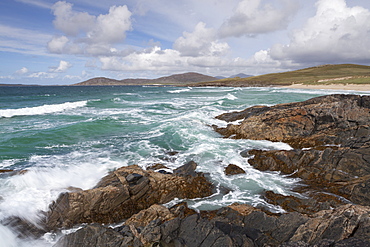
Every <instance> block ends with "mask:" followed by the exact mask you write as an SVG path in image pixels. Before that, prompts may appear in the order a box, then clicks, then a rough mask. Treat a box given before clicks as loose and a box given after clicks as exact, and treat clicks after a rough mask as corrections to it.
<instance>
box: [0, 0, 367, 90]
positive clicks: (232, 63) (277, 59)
mask: <svg viewBox="0 0 370 247" xmlns="http://www.w3.org/2000/svg"><path fill="white" fill-rule="evenodd" d="M0 63H1V66H0V83H22V84H40V85H67V84H72V83H77V82H81V81H84V80H87V79H89V78H92V77H98V76H104V77H110V78H115V79H124V78H158V77H160V76H166V75H171V74H176V73H184V72H189V71H194V72H199V73H203V74H207V75H212V76H219V75H222V76H230V75H235V74H237V73H246V74H252V75H259V74H265V73H272V72H281V71H287V70H294V69H299V68H305V67H310V66H315V65H320V64H339V63H358V64H364V65H370V1H368V0H347V1H345V0H228V1H225V0H202V1H199V0H176V1H170V0H116V1H113V0H105V1H91V0H79V1H77V0H66V1H50V0H2V1H1V2H0Z"/></svg>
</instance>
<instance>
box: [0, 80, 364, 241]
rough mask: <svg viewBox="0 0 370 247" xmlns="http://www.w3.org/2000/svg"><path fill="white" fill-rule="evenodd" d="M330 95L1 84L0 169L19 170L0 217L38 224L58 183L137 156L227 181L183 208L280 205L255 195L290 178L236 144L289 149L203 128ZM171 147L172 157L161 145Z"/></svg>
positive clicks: (89, 176) (0, 191) (85, 183)
mask: <svg viewBox="0 0 370 247" xmlns="http://www.w3.org/2000/svg"><path fill="white" fill-rule="evenodd" d="M331 93H341V92H338V91H330V90H329V91H328V90H327V91H323V90H294V89H280V88H226V87H224V88H176V87H131V86H126V87H125V86H116V87H2V88H0V169H12V170H27V172H26V173H23V174H19V175H14V176H9V175H7V174H1V175H0V197H1V200H0V220H2V219H4V218H6V217H9V216H20V217H22V218H25V219H27V220H30V221H32V222H37V221H38V219H39V211H43V210H44V211H45V210H47V208H48V205H49V204H50V203H51V202H52V201H53V200H55V199H56V198H57V196H58V194H59V193H61V192H63V191H66V188H68V187H70V186H73V187H78V188H82V189H89V188H91V187H93V186H94V185H95V184H96V183H97V182H98V181H99V179H100V178H101V177H103V176H104V175H106V174H107V173H108V172H109V171H111V170H113V169H115V168H118V167H121V166H127V165H133V164H138V165H140V166H141V167H143V168H145V167H148V166H150V165H152V164H155V163H162V164H164V165H165V166H167V167H168V168H169V170H171V169H174V168H176V167H179V166H181V165H182V164H184V163H186V162H188V161H190V160H194V161H195V162H197V163H198V168H197V170H198V171H201V172H205V173H208V174H209V175H208V176H209V178H210V179H211V180H212V181H213V182H214V183H215V184H216V185H217V186H220V185H222V186H224V187H227V188H229V189H231V192H230V193H228V194H226V195H225V194H221V193H216V194H215V195H213V196H211V197H209V198H206V199H195V200H189V201H188V203H189V205H190V206H191V207H193V208H195V209H215V208H218V207H222V206H225V205H229V204H231V203H233V202H240V203H249V204H251V205H254V206H265V207H268V208H270V210H272V211H274V212H281V211H282V210H281V209H280V208H278V207H274V206H272V205H269V204H267V203H266V202H265V201H264V200H263V199H262V198H261V196H260V193H261V192H262V191H263V190H273V191H275V192H277V193H282V194H291V193H292V192H291V190H292V188H293V186H294V185H295V184H296V183H297V182H298V180H294V179H291V178H287V177H286V176H283V175H281V174H278V173H272V172H259V171H257V170H255V169H253V168H252V167H251V166H250V165H249V164H248V159H246V158H242V157H241V156H240V152H241V151H244V150H250V149H254V148H258V149H290V147H289V146H288V145H287V144H284V143H272V142H268V141H252V140H231V139H225V138H222V137H221V136H220V135H219V134H217V133H215V132H214V131H213V129H212V128H211V127H210V126H211V125H213V124H216V125H218V126H225V125H226V123H225V122H223V121H220V120H217V119H215V118H214V117H215V116H217V115H219V114H222V113H224V112H229V111H235V110H243V109H245V108H247V107H249V106H253V105H257V104H263V105H273V104H278V103H287V102H294V101H303V100H306V99H309V98H312V97H315V96H319V95H324V94H331ZM350 93H356V92H350ZM367 93H368V92H367ZM367 93H366V92H362V94H367ZM173 151H175V154H174V155H173V153H172V154H171V153H170V152H173ZM228 164H236V165H238V166H240V167H242V168H243V169H244V170H246V172H247V173H246V174H243V175H237V176H232V177H227V176H225V175H224V173H223V171H224V169H225V167H226V166H227V165H228ZM175 202H177V201H173V202H172V203H175ZM170 204H171V203H170ZM11 234H12V233H11V232H10V231H9V229H7V228H5V227H3V226H1V225H0V238H5V237H7V239H10V240H9V241H10V242H9V243H8V245H9V246H12V244H13V246H28V245H29V244H30V243H29V242H27V243H22V242H19V240H17V239H15V238H14V239H13V238H12V237H11V236H12V235H11ZM9 236H10V237H9ZM13 237H14V236H13ZM52 242H53V240H52V239H50V238H48V237H47V236H45V239H41V240H37V241H36V242H35V243H33V245H36V246H51V245H52Z"/></svg>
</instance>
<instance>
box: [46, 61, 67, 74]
mask: <svg viewBox="0 0 370 247" xmlns="http://www.w3.org/2000/svg"><path fill="white" fill-rule="evenodd" d="M70 67H72V64H71V63H69V62H67V61H63V60H61V61H60V62H59V66H58V67H52V68H50V70H49V72H55V73H63V72H66V71H67V69H69V68H70Z"/></svg>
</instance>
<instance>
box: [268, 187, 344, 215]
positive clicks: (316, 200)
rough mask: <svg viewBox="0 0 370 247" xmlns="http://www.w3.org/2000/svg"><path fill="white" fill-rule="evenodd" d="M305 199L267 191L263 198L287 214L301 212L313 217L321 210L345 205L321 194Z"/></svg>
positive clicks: (311, 195) (336, 199)
mask: <svg viewBox="0 0 370 247" xmlns="http://www.w3.org/2000/svg"><path fill="white" fill-rule="evenodd" d="M304 196H305V197H301V198H298V197H295V196H284V195H281V194H277V193H275V192H273V191H265V193H264V195H263V197H264V199H265V200H266V201H267V202H268V203H271V204H274V205H279V206H281V207H282V208H283V209H284V210H286V211H287V212H299V213H302V214H308V215H311V214H313V213H317V212H319V211H321V210H328V209H331V208H334V207H339V206H340V205H344V204H345V202H343V201H341V200H340V199H339V198H338V197H337V196H335V195H330V194H324V193H320V192H311V191H310V192H309V193H306V194H305V195H304Z"/></svg>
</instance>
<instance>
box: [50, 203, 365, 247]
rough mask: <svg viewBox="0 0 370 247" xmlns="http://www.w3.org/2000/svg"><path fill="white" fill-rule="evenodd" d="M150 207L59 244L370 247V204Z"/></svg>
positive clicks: (84, 230)
mask: <svg viewBox="0 0 370 247" xmlns="http://www.w3.org/2000/svg"><path fill="white" fill-rule="evenodd" d="M144 211H145V212H140V213H139V214H137V215H135V216H133V217H132V219H135V220H129V221H126V222H125V224H124V225H122V226H120V227H117V228H115V229H111V228H107V227H104V226H98V225H96V224H94V225H89V226H86V227H84V228H82V229H80V230H78V231H77V232H75V233H71V234H70V235H67V236H65V237H63V238H61V239H60V240H59V241H58V242H57V244H56V245H55V246H56V247H67V246H68V247H77V246H97V247H100V246H112V245H111V244H116V246H192V247H193V246H194V247H198V246H199V247H200V246H245V247H248V246H253V247H254V246H281V247H283V246H284V247H293V246H298V247H299V246H302V247H303V246H304V247H306V246H307V247H308V246H369V245H368V243H369V240H370V234H369V232H370V216H369V213H370V207H363V206H356V205H350V204H347V205H343V206H340V207H338V208H336V209H330V210H323V211H320V212H319V213H317V214H313V215H312V216H311V217H307V216H305V215H302V214H299V213H296V212H293V213H287V214H282V215H268V214H266V213H265V212H263V211H261V210H259V209H256V208H253V207H252V206H248V205H243V204H233V205H231V206H229V207H224V208H221V209H219V210H216V211H202V212H200V213H196V212H194V211H192V212H191V213H190V214H187V213H185V211H189V209H188V208H187V206H186V204H181V205H176V206H175V207H172V208H170V209H166V208H164V207H163V206H159V205H155V206H152V207H151V209H147V210H144ZM175 211H176V212H177V214H175V213H174V212H175ZM180 211H182V212H181V213H180ZM158 212H162V213H159V214H158ZM166 215H167V216H169V215H170V216H171V217H167V216H166ZM146 216H148V217H149V218H150V219H151V220H147V219H146V218H145V217H146ZM153 216H154V217H153ZM163 216H165V217H163ZM173 217H174V218H173ZM93 241H94V243H97V244H96V245H95V244H94V245H91V243H93Z"/></svg>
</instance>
